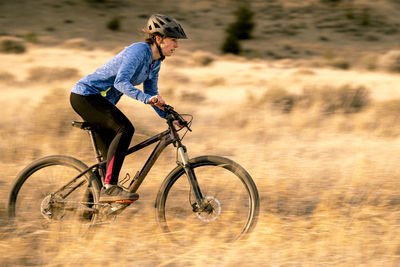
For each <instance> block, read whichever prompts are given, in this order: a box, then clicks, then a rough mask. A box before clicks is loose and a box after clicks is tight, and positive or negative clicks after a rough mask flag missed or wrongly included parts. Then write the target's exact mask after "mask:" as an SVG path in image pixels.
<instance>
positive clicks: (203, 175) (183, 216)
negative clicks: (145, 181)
mask: <svg viewBox="0 0 400 267" xmlns="http://www.w3.org/2000/svg"><path fill="white" fill-rule="evenodd" d="M190 166H191V168H192V169H193V172H194V174H195V177H196V179H197V181H198V184H199V187H200V190H201V193H202V195H203V205H202V206H201V207H198V205H197V203H196V201H195V197H194V195H193V191H192V189H191V186H190V185H189V182H188V179H187V176H186V174H185V171H184V169H183V168H182V167H180V166H179V167H177V168H175V169H174V170H173V171H172V172H171V173H170V174H169V175H168V177H167V178H166V179H165V181H164V182H163V184H162V186H161V188H160V190H159V193H158V195H157V200H156V218H157V221H158V223H159V225H160V226H161V228H162V229H163V230H164V231H166V232H168V233H170V234H171V237H172V238H173V239H174V240H175V241H177V242H179V243H187V242H192V241H201V240H204V241H205V242H209V241H211V240H218V241H225V242H226V241H228V242H229V241H234V240H237V239H240V238H243V237H245V236H246V234H248V233H249V232H250V231H251V230H252V229H253V228H254V226H255V225H256V222H257V217H258V213H259V196H258V191H257V188H256V185H255V184H254V182H253V180H252V178H251V176H250V175H249V174H248V173H247V172H246V170H245V169H243V168H242V167H241V166H240V165H238V164H237V163H235V162H233V161H231V160H229V159H226V158H223V157H218V156H203V157H198V158H195V159H192V160H190Z"/></svg>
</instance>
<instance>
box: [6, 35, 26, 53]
mask: <svg viewBox="0 0 400 267" xmlns="http://www.w3.org/2000/svg"><path fill="white" fill-rule="evenodd" d="M25 51H26V47H25V42H24V41H23V40H22V39H20V38H15V37H10V36H6V37H1V38H0V52H1V53H9V54H11V53H14V54H22V53H24V52H25Z"/></svg>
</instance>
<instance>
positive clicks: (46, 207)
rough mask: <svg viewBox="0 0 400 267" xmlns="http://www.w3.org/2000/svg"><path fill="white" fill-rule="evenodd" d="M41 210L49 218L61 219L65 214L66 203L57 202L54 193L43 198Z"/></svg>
mask: <svg viewBox="0 0 400 267" xmlns="http://www.w3.org/2000/svg"><path fill="white" fill-rule="evenodd" d="M40 212H41V213H42V215H43V217H44V218H46V219H48V220H57V219H61V218H62V217H63V216H64V204H62V203H57V202H56V200H55V199H54V196H53V195H48V196H46V197H45V198H44V199H43V200H42V203H41V205H40Z"/></svg>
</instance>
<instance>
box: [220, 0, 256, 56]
mask: <svg viewBox="0 0 400 267" xmlns="http://www.w3.org/2000/svg"><path fill="white" fill-rule="evenodd" d="M234 14H235V17H236V21H235V22H233V23H231V24H230V25H228V27H227V28H226V37H225V40H224V42H223V44H222V46H221V50H222V52H223V53H225V54H226V53H232V54H236V55H237V54H239V53H240V52H241V46H240V43H239V40H246V39H250V38H251V32H252V31H253V29H254V26H255V24H254V22H253V16H254V13H253V12H252V11H251V10H250V9H249V7H248V6H247V5H242V6H240V7H239V8H238V9H237V10H236V11H235V13H234Z"/></svg>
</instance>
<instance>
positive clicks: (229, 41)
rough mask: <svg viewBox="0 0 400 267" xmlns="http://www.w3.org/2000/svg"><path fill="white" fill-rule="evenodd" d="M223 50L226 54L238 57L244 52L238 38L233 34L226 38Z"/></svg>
mask: <svg viewBox="0 0 400 267" xmlns="http://www.w3.org/2000/svg"><path fill="white" fill-rule="evenodd" d="M221 49H222V52H223V53H224V54H226V53H232V54H235V55H238V54H240V52H241V51H242V49H241V46H240V43H239V40H238V38H236V36H234V35H231V34H228V36H227V37H226V38H225V41H224V43H223V44H222V48H221Z"/></svg>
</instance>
